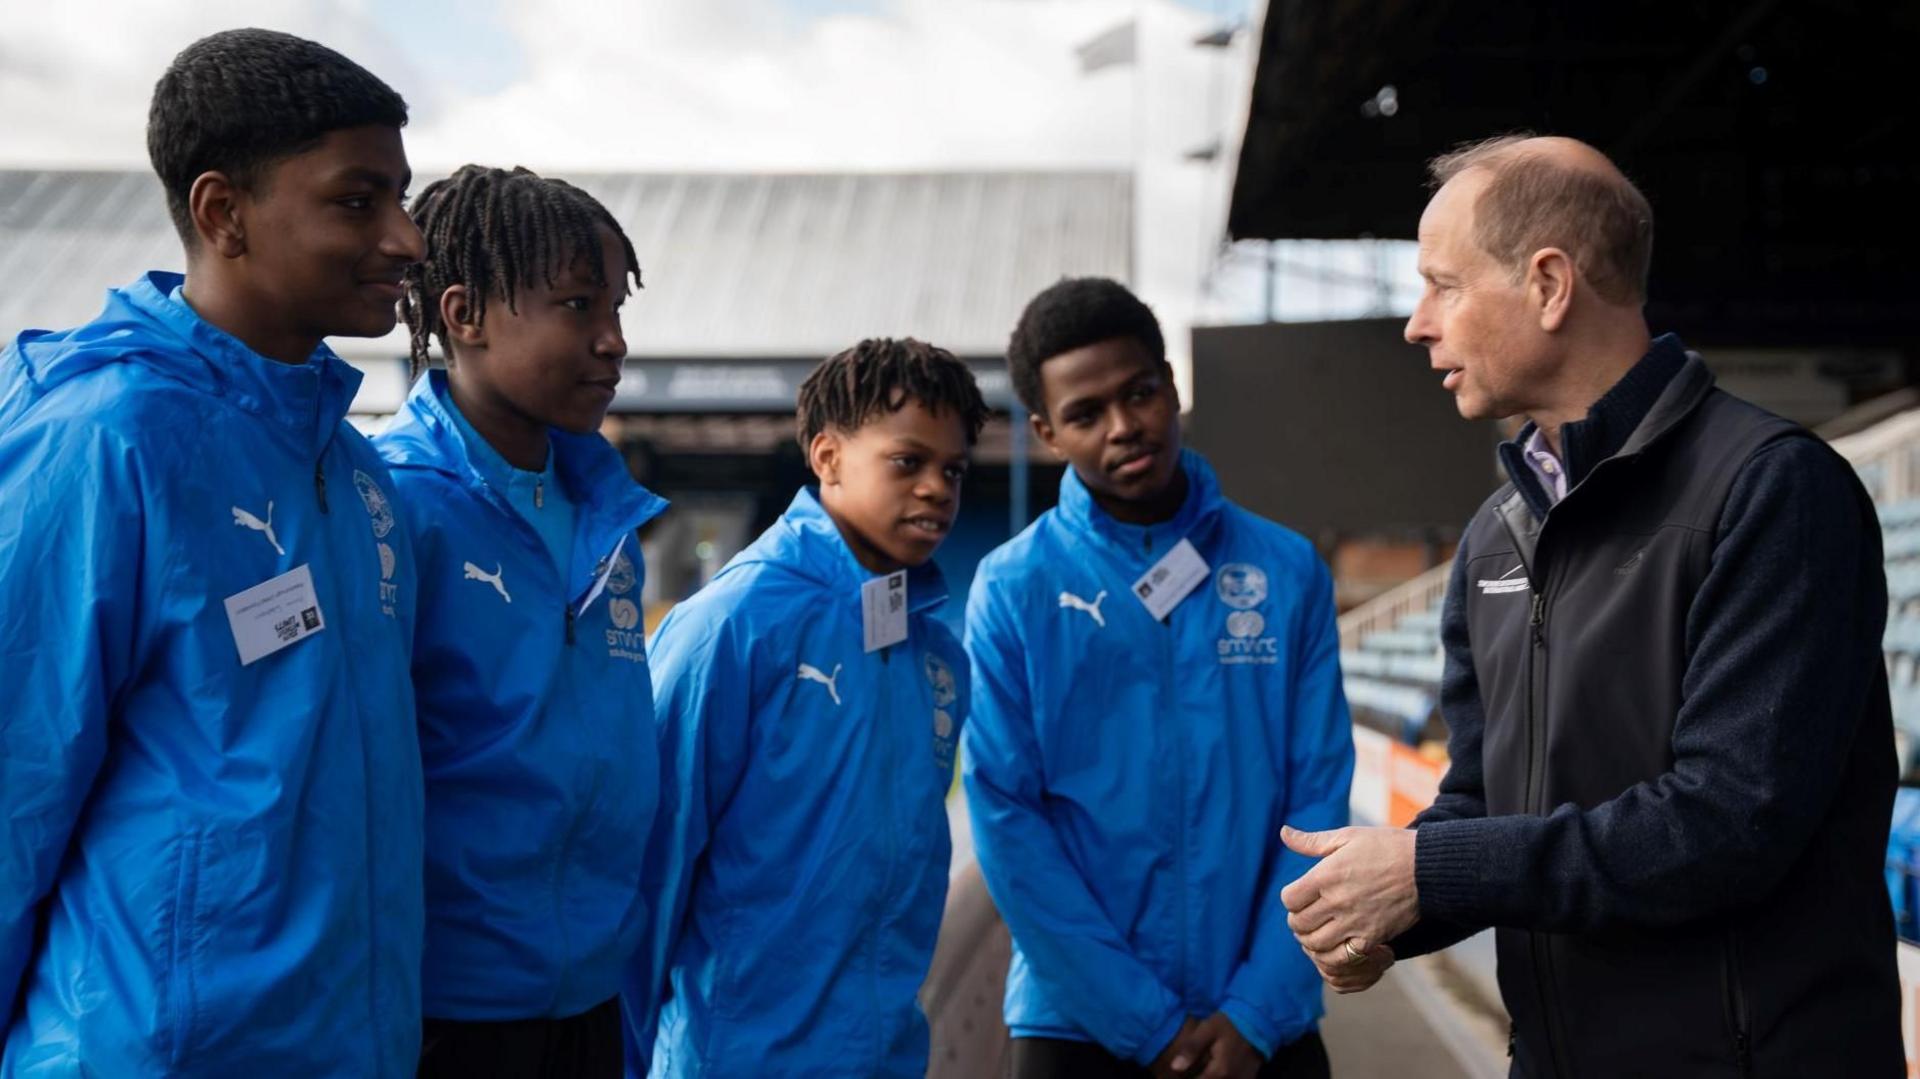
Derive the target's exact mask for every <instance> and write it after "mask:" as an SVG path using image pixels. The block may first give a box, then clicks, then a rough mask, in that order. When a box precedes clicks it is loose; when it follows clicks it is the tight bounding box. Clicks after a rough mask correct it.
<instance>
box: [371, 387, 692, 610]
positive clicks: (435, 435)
mask: <svg viewBox="0 0 1920 1079" xmlns="http://www.w3.org/2000/svg"><path fill="white" fill-rule="evenodd" d="M455 407H456V406H455V405H454V404H453V401H452V398H451V397H450V396H449V391H448V389H447V373H446V372H445V371H428V372H427V373H426V374H425V375H424V376H422V377H421V378H420V380H419V381H418V382H416V383H414V386H413V391H412V392H411V393H409V394H408V395H407V403H406V405H405V406H404V407H402V408H401V410H400V412H399V413H398V414H397V415H395V416H394V417H393V422H392V423H391V424H389V425H388V427H387V429H386V431H385V432H384V433H382V434H381V436H380V447H381V453H382V454H383V455H385V456H386V458H387V463H388V464H389V465H390V466H391V467H393V468H395V469H403V468H419V469H426V470H429V471H433V472H438V473H440V474H442V475H444V476H447V477H448V478H449V479H451V480H453V481H454V482H456V483H459V484H462V485H464V486H466V487H468V488H470V489H472V490H474V491H479V492H488V491H490V490H491V488H490V487H489V485H488V484H487V482H486V480H485V478H484V477H483V476H482V474H481V472H480V467H479V465H478V464H476V463H475V462H474V460H473V455H472V453H471V451H470V449H469V447H468V446H467V440H466V438H465V437H464V436H463V435H462V434H461V432H460V425H459V422H458V421H457V420H455V419H454V416H453V411H452V410H453V409H454V408H455ZM547 438H548V440H549V444H550V445H551V446H552V447H553V450H552V452H553V471H554V475H555V476H556V477H557V478H558V479H559V481H560V486H561V488H562V489H563V490H565V491H566V493H567V497H568V498H569V499H571V500H572V501H573V503H574V505H575V507H577V509H578V512H579V514H580V526H579V528H578V529H577V531H578V532H579V533H580V534H581V535H583V536H586V537H588V543H589V545H590V549H591V550H593V551H594V553H595V555H599V554H604V553H605V548H606V547H607V546H608V545H610V544H611V542H612V540H611V538H610V537H613V536H618V535H621V534H624V533H628V532H631V531H633V530H634V529H636V528H639V527H640V526H641V525H643V524H646V523H647V522H648V521H651V520H652V519H653V518H655V517H657V516H659V515H660V513H661V511H663V510H665V509H666V508H667V500H666V499H664V498H661V497H660V496H659V495H656V494H654V493H653V492H652V491H649V490H647V489H646V488H645V487H642V486H640V484H638V483H636V482H634V479H633V474H632V473H630V472H628V471H627V464H626V461H625V460H623V459H622V458H621V456H620V451H618V450H616V449H614V448H613V446H612V445H611V444H610V443H608V442H607V440H606V439H605V438H602V437H601V436H600V435H599V434H597V433H596V434H586V435H576V434H569V433H568V432H566V431H562V430H559V429H557V428H549V429H548V430H547ZM490 499H497V500H498V501H500V503H501V505H502V507H503V508H505V509H506V511H507V512H508V513H509V514H512V513H514V511H513V510H512V509H511V507H507V506H506V503H505V499H504V496H501V495H498V494H493V495H491V496H490ZM636 553H637V552H636ZM582 583H583V582H582V581H579V580H570V581H569V582H568V586H569V587H570V588H577V587H578V586H579V585H581V584H582Z"/></svg>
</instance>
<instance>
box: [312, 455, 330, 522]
mask: <svg viewBox="0 0 1920 1079" xmlns="http://www.w3.org/2000/svg"><path fill="white" fill-rule="evenodd" d="M326 469H327V459H326V458H325V457H322V458H321V459H320V460H318V461H315V462H314V463H313V493H314V494H316V495H319V496H320V512H321V513H326V512H327V471H326Z"/></svg>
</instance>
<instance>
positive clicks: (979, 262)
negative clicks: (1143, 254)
mask: <svg viewBox="0 0 1920 1079" xmlns="http://www.w3.org/2000/svg"><path fill="white" fill-rule="evenodd" d="M567 179H568V180H570V181H572V182H574V183H577V184H579V185H580V186H581V187H584V188H586V189H587V190H588V191H590V192H592V193H593V194H594V195H595V196H596V197H598V198H599V199H600V200H601V201H602V202H604V203H605V204H606V206H607V208H608V209H609V210H610V211H612V213H613V214H614V216H615V217H616V218H617V219H619V221H620V222H621V223H622V224H623V225H624V226H625V228H626V230H627V233H628V235H629V236H631V237H632V239H633V243H634V247H635V249H636V251H637V252H638V253H639V256H640V263H641V267H642V270H643V273H644V279H645V282H646V289H645V291H643V292H641V293H640V294H638V295H637V296H635V297H634V299H633V300H631V301H629V306H628V311H629V312H630V313H629V315H628V318H627V343H628V347H629V348H630V349H631V350H632V351H631V355H632V356H634V357H637V358H641V359H657V360H672V361H691V365H690V366H698V365H699V364H700V362H701V361H747V360H751V361H760V365H761V366H762V367H764V366H765V365H766V363H767V362H771V361H778V360H788V361H797V360H811V359H815V358H818V357H820V356H824V355H826V354H828V353H831V352H834V351H837V350H839V349H841V348H845V347H846V346H848V345H850V344H852V343H853V342H855V341H857V340H859V339H860V338H862V337H871V336H875V335H894V336H898V335H906V334H911V335H913V336H916V337H920V338H923V339H925V340H928V341H931V342H933V343H935V344H937V345H940V346H942V347H945V348H948V349H950V350H952V351H954V352H956V353H958V354H960V355H963V356H969V357H972V358H975V359H987V358H993V357H998V356H1000V355H1001V353H1002V351H1003V349H1004V348H1005V344H1006V340H1007V335H1008V333H1009V332H1010V331H1011V330H1012V328H1013V324H1014V322H1015V320H1016V319H1017V318H1018V317H1019V313H1020V309H1021V308H1022V306H1024V305H1025V303H1026V301H1027V300H1028V299H1029V298H1030V297H1031V296H1032V295H1033V293H1035V292H1036V291H1038V290H1039V289H1041V288H1043V287H1045V286H1046V285H1048V284H1050V283H1052V282H1053V281H1054V280H1056V279H1058V278H1059V277H1061V276H1063V275H1068V274H1101V275H1105V276H1109V277H1115V278H1119V279H1121V280H1129V279H1130V278H1131V276H1132V269H1133V265H1132V251H1133V184H1132V178H1131V177H1130V176H1129V175H1128V174H1126V173H1124V172H944V173H853V174H838V175H808V174H732V175H728V174H646V173H610V174H591V173H589V174H576V173H568V174H567ZM180 264H181V256H180V248H179V244H178V241H177V240H176V239H175V238H174V233H173V229H172V226H171V224H170V223H169V221H168V218H167V213H166V208H165V205H164V203H163V200H162V196H161V193H160V188H159V183H158V181H156V180H155V179H154V178H153V177H152V176H151V175H150V174H148V173H146V172H131V171H129V172H68V171H6V170H0V334H4V335H5V337H6V338H7V339H11V337H12V336H13V335H14V334H15V333H17V332H19V331H20V330H21V329H24V328H27V327H29V326H67V325H72V324H75V323H79V322H83V321H85V320H86V319H88V318H90V317H92V315H93V314H94V313H95V312H97V311H98V310H99V307H100V302H101V295H102V293H103V291H104V290H105V289H107V288H109V287H111V286H114V285H118V284H122V283H124V282H127V281H130V280H132V279H133V278H134V277H136V276H137V275H138V274H140V273H141V272H142V271H144V270H147V269H153V268H168V267H173V268H178V267H179V266H180ZM332 344H333V345H334V347H335V348H336V349H338V350H339V351H340V352H341V353H342V354H343V355H346V356H348V357H349V358H353V359H355V360H356V361H359V360H362V359H377V358H387V359H392V358H397V357H400V356H404V355H405V352H406V341H405V337H404V334H403V333H401V332H396V333H394V334H393V335H391V336H389V337H387V338H383V339H381V340H379V341H377V342H372V341H356V340H352V339H340V340H337V341H334V342H332ZM786 366H791V364H787V365H780V367H781V368H784V367H786ZM756 370H757V368H756ZM698 373H699V372H698V371H695V372H694V374H698ZM780 373H781V374H786V373H787V372H785V371H784V370H781V371H780ZM710 374H711V375H712V376H713V377H711V378H707V379H705V382H707V383H711V382H713V381H714V379H716V378H718V379H721V380H723V381H724V378H725V376H726V370H725V369H724V368H723V367H720V366H716V367H715V368H714V369H713V371H712V372H710ZM683 377H691V376H683ZM693 381H694V382H700V381H702V380H701V379H698V378H695V379H693ZM761 381H762V382H767V383H768V385H769V387H771V382H772V381H777V380H769V379H767V378H765V377H761ZM707 388H710V386H709V387H707ZM784 407H789V408H790V407H791V397H788V398H787V401H786V404H785V406H784Z"/></svg>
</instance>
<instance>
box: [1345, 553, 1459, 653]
mask: <svg viewBox="0 0 1920 1079" xmlns="http://www.w3.org/2000/svg"><path fill="white" fill-rule="evenodd" d="M1452 572H1453V561H1452V560H1451V559H1449V560H1448V561H1446V562H1445V563H1443V564H1441V565H1438V566H1435V567H1433V568H1432V569H1430V570H1428V571H1427V572H1425V573H1422V574H1421V575H1420V576H1418V577H1415V578H1414V579H1413V580H1411V581H1408V582H1407V583H1405V584H1403V585H1399V586H1397V587H1395V588H1392V589H1390V590H1388V591H1386V592H1382V593H1381V594H1380V595H1378V596H1375V597H1373V598H1372V599H1370V600H1368V601H1367V602H1365V603H1362V604H1361V605H1360V606H1358V607H1355V608H1354V609H1353V610H1351V611H1348V612H1347V613H1346V614H1343V615H1341V616H1340V647H1341V648H1342V649H1352V648H1358V647H1360V640H1361V638H1363V637H1366V636H1368V635H1369V634H1372V633H1376V632H1379V631H1381V630H1388V629H1392V628H1393V627H1394V626H1395V625H1396V624H1397V623H1398V622H1399V621H1400V619H1402V618H1404V617H1406V616H1407V615H1410V614H1414V613H1416V612H1419V611H1425V610H1429V609H1431V608H1432V607H1433V606H1434V605H1435V604H1437V603H1439V602H1440V600H1441V598H1442V597H1444V596H1445V595H1446V594H1447V578H1448V576H1449V575H1451V574H1452Z"/></svg>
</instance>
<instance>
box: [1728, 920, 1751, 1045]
mask: <svg viewBox="0 0 1920 1079" xmlns="http://www.w3.org/2000/svg"><path fill="white" fill-rule="evenodd" d="M1723 954H1724V955H1725V957H1726V959H1725V962H1724V963H1723V964H1722V965H1721V976H1722V978H1724V979H1725V981H1726V990H1727V1013H1728V1014H1727V1019H1728V1023H1729V1025H1730V1026H1732V1028H1733V1059H1734V1063H1735V1064H1737V1065H1738V1066H1739V1068H1740V1074H1741V1075H1752V1074H1753V1044H1752V1039H1751V1036H1750V1028H1751V1027H1752V1025H1753V1024H1752V1020H1751V1018H1750V1017H1749V1016H1748V1014H1747V991H1746V987H1745V986H1744V985H1743V984H1742V981H1741V977H1740V941H1739V938H1738V937H1736V936H1735V935H1734V931H1733V930H1731V929H1729V930H1728V931H1727V938H1726V943H1725V945H1724V946H1723Z"/></svg>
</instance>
